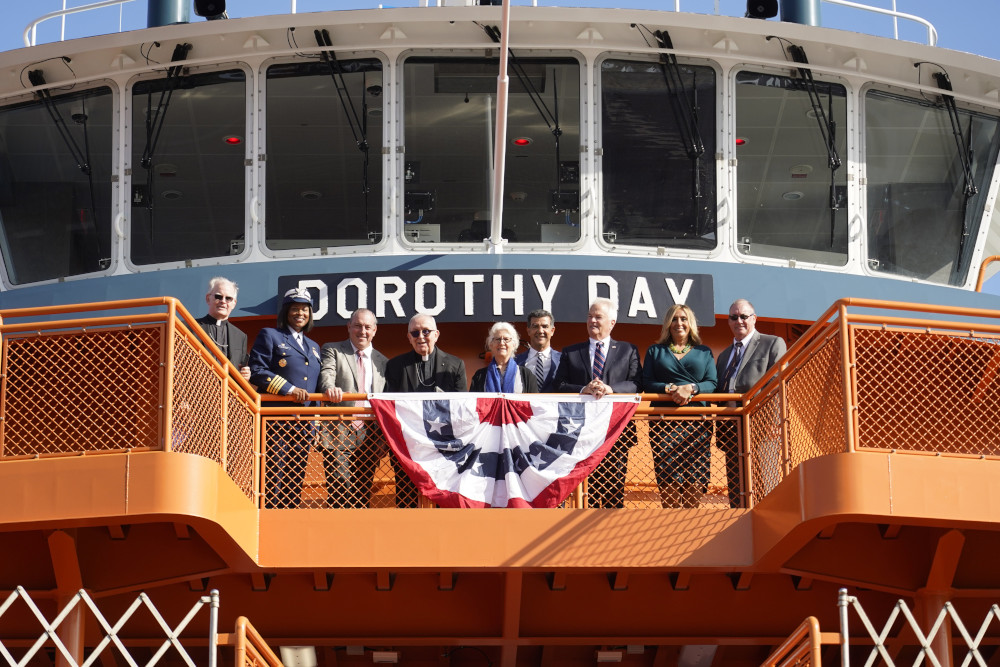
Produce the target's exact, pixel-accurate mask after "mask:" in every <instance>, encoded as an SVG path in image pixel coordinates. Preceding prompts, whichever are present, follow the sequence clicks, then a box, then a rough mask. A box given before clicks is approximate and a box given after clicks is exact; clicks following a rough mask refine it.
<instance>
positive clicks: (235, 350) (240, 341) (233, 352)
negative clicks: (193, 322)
mask: <svg viewBox="0 0 1000 667" xmlns="http://www.w3.org/2000/svg"><path fill="white" fill-rule="evenodd" d="M197 322H198V324H200V325H201V328H202V329H204V331H205V333H207V334H208V335H209V337H211V336H212V330H213V329H214V328H215V327H216V324H215V318H214V317H212V316H211V315H205V316H204V317H199V318H198V320H197ZM222 326H224V327H226V329H227V332H226V337H227V338H228V340H229V350H228V351H227V352H226V358H227V359H229V361H231V362H233V366H236V368H239V367H240V366H243V365H244V364H245V363H246V358H247V335H246V334H245V333H243V332H242V331H240V330H239V329H238V328H237V327H236V325H235V324H233V323H232V322H230V321H229V320H226V322H225V324H223V325H222Z"/></svg>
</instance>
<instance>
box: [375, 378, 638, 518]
mask: <svg viewBox="0 0 1000 667" xmlns="http://www.w3.org/2000/svg"><path fill="white" fill-rule="evenodd" d="M445 396H446V398H445ZM369 398H370V401H371V405H372V408H373V409H374V411H375V416H376V418H377V419H378V421H379V424H380V425H381V427H382V431H383V433H385V436H386V439H387V440H388V442H389V445H390V447H392V450H393V452H394V453H395V455H396V457H397V458H398V459H399V461H400V464H401V465H402V466H403V468H404V469H405V470H406V472H407V474H408V475H409V476H410V479H411V480H413V483H414V484H416V486H417V488H418V489H420V492H421V493H423V494H424V495H425V496H427V497H428V498H430V499H431V500H433V501H434V502H436V503H437V504H438V505H440V506H442V507H555V506H557V505H559V503H561V502H562V501H563V500H565V499H566V496H568V495H569V493H570V492H571V491H572V490H573V489H574V488H575V487H576V486H577V485H578V484H579V483H580V481H581V480H582V479H583V478H584V477H586V476H587V475H589V474H590V472H591V471H593V469H594V468H595V467H597V464H598V463H599V462H600V460H601V459H602V458H603V457H604V455H605V454H606V453H607V451H608V450H609V449H610V448H611V446H612V445H613V444H614V443H615V441H616V440H617V439H618V436H619V435H620V434H621V432H622V430H623V429H624V428H625V425H626V424H628V421H629V419H631V417H632V415H633V414H634V413H635V409H636V407H638V404H639V397H638V396H637V395H631V394H630V395H624V394H623V395H621V396H614V395H612V396H605V397H603V398H601V399H600V400H595V399H594V398H593V397H592V396H566V395H558V394H551V395H550V394H514V395H503V394H472V393H455V394H441V393H435V394H412V393H410V394H371V395H370V397H369Z"/></svg>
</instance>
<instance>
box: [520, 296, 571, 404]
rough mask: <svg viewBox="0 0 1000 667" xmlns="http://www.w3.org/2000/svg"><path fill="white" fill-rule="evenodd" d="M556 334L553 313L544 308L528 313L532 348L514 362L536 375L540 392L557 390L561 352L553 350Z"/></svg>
mask: <svg viewBox="0 0 1000 667" xmlns="http://www.w3.org/2000/svg"><path fill="white" fill-rule="evenodd" d="M555 334H556V321H555V318H553V317H552V313H550V312H549V311H547V310H545V309H543V308H539V309H538V310H533V311H531V312H530V313H528V345H530V346H531V347H530V348H529V349H528V351H526V352H522V353H521V354H519V355H517V356H516V357H514V361H515V362H517V365H518V366H524V367H525V368H527V369H528V370H530V371H531V372H532V373H534V375H535V382H536V383H537V384H538V391H540V392H549V391H555V390H556V383H555V379H556V369H557V368H559V357H560V352H559V350H554V349H552V337H553V336H554V335H555Z"/></svg>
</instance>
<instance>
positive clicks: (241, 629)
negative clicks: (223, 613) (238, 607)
mask: <svg viewBox="0 0 1000 667" xmlns="http://www.w3.org/2000/svg"><path fill="white" fill-rule="evenodd" d="M222 640H225V641H222ZM219 643H220V644H223V643H225V644H230V645H233V646H235V648H236V659H235V660H234V661H233V664H234V665H236V667H283V663H282V662H281V659H280V658H279V657H278V656H277V655H275V653H274V651H272V650H271V647H270V646H268V645H267V642H266V641H264V638H263V637H261V636H260V633H258V632H257V629H256V628H254V627H253V625H251V624H250V621H249V620H248V619H247V617H246V616H240V617H239V618H237V619H236V632H234V633H233V634H232V635H231V636H228V635H220V641H219Z"/></svg>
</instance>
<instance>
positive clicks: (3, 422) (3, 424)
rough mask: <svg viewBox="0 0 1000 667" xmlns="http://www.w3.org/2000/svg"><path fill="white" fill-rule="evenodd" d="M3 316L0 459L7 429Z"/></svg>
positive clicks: (0, 355) (5, 347)
mask: <svg viewBox="0 0 1000 667" xmlns="http://www.w3.org/2000/svg"><path fill="white" fill-rule="evenodd" d="M2 329H3V316H0V461H2V460H3V455H4V435H5V433H6V431H7V429H6V428H5V427H6V425H7V420H6V417H7V343H6V342H5V341H4V339H3V332H2Z"/></svg>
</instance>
